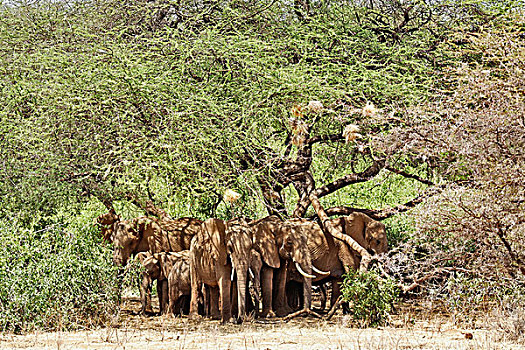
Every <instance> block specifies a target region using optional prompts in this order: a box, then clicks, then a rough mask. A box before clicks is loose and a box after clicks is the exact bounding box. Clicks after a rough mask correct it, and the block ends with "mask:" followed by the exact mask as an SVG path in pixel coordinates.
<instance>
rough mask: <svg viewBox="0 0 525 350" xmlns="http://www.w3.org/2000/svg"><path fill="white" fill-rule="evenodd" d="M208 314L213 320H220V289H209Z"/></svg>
mask: <svg viewBox="0 0 525 350" xmlns="http://www.w3.org/2000/svg"><path fill="white" fill-rule="evenodd" d="M208 312H209V315H210V316H211V318H212V320H218V319H219V318H220V311H219V288H218V287H208Z"/></svg>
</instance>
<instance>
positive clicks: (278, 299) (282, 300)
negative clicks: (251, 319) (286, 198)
mask: <svg viewBox="0 0 525 350" xmlns="http://www.w3.org/2000/svg"><path fill="white" fill-rule="evenodd" d="M250 226H252V227H253V229H254V236H255V238H254V247H255V249H256V250H257V251H259V252H260V253H261V257H262V262H263V266H262V269H261V289H262V302H263V309H262V312H261V314H260V315H261V316H262V317H271V316H275V315H277V316H285V315H287V314H289V313H290V312H291V311H292V309H291V308H290V307H289V306H288V304H287V302H286V293H285V284H286V274H287V266H288V264H289V263H292V264H293V265H294V266H296V268H297V270H298V271H300V273H301V275H302V278H303V282H304V289H303V295H304V297H305V300H307V303H306V305H305V309H309V308H310V303H311V296H312V291H311V280H312V278H314V277H316V276H314V275H312V271H315V272H316V273H320V274H325V273H324V272H323V271H320V270H319V269H316V268H315V266H313V265H312V259H311V254H310V251H309V249H308V244H307V239H306V235H305V234H304V232H303V227H302V226H301V225H295V224H290V223H288V222H284V221H282V220H281V219H279V218H278V217H277V216H268V217H265V218H263V219H259V220H256V221H253V222H251V223H250Z"/></svg>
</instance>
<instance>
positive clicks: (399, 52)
mask: <svg viewBox="0 0 525 350" xmlns="http://www.w3.org/2000/svg"><path fill="white" fill-rule="evenodd" d="M245 5H246V4H245ZM267 5H270V3H269V2H268V4H267ZM267 5H265V6H263V5H262V4H261V5H260V6H261V7H260V8H259V6H257V7H254V8H251V9H249V10H253V13H254V15H253V16H252V17H249V18H245V17H246V10H241V8H242V7H239V6H240V5H239V4H238V3H237V2H231V3H230V2H224V3H221V4H220V5H217V8H213V13H212V14H213V15H212V16H210V14H209V13H206V11H207V9H206V8H202V9H198V8H191V6H190V5H187V6H186V8H185V9H184V11H183V12H184V13H185V14H187V17H185V18H186V19H185V20H184V22H183V23H180V24H179V25H177V26H168V25H158V26H157V25H155V24H154V23H153V22H154V19H155V18H156V17H155V16H157V12H156V11H158V8H155V7H148V6H147V5H146V4H145V3H143V2H136V3H129V2H121V1H87V2H81V3H75V4H71V5H70V6H68V7H65V6H61V4H60V3H52V4H44V3H37V4H35V5H33V6H27V7H23V8H17V7H14V8H4V9H2V10H1V11H2V16H3V18H4V21H3V22H2V23H1V24H0V40H2V42H4V43H5V45H3V48H2V49H0V51H1V53H2V55H0V57H1V58H0V70H1V72H2V74H1V78H0V86H1V87H2V88H1V89H0V90H1V91H0V97H1V98H2V100H4V101H8V102H7V103H6V104H4V105H3V107H2V108H1V109H0V135H1V136H0V139H1V140H2V144H3V145H4V144H5V146H4V147H2V149H1V150H0V156H1V157H0V159H1V161H0V162H2V168H4V169H9V170H8V171H7V173H6V181H5V182H3V183H2V185H0V193H2V194H7V193H9V194H11V196H9V197H8V196H2V198H3V199H2V201H5V203H2V205H1V207H2V209H3V210H6V209H5V208H15V209H18V208H21V207H22V208H24V209H23V212H24V213H26V212H31V211H33V210H35V211H39V210H46V211H49V212H50V214H52V211H53V210H54V208H56V207H57V205H59V203H61V202H62V201H63V200H64V198H68V200H71V201H74V200H75V197H76V198H78V199H79V200H82V198H83V197H84V195H86V194H89V195H92V194H94V195H97V196H99V197H110V198H112V199H116V200H118V199H123V198H125V197H126V195H127V194H129V193H135V194H138V195H139V196H142V197H146V194H148V193H153V197H154V199H155V200H156V202H157V203H162V205H161V206H162V207H165V208H166V207H168V206H169V203H170V202H172V200H171V198H173V197H180V198H187V197H188V196H189V195H190V194H191V195H194V194H195V193H198V194H200V193H207V194H210V196H213V195H211V193H213V192H214V191H215V192H218V193H222V192H223V191H224V190H225V189H226V188H241V189H243V190H245V191H246V192H249V193H250V194H251V193H252V191H251V189H254V188H256V182H255V176H254V175H255V174H260V173H261V172H264V171H267V170H268V169H259V168H257V166H255V167H252V166H246V164H244V163H243V161H244V160H245V158H246V154H251V155H256V156H257V157H258V158H260V159H261V160H264V161H266V160H268V159H272V158H273V157H276V156H278V155H279V154H281V153H282V152H283V149H284V140H285V139H286V136H287V132H288V130H287V119H288V117H289V110H290V108H291V107H292V106H293V105H294V104H297V103H307V102H308V101H309V100H312V99H316V100H320V101H322V102H323V104H325V105H326V106H330V107H333V108H334V111H335V112H336V114H335V115H334V114H329V113H328V114H326V115H323V117H322V119H321V120H320V121H319V122H318V123H317V126H316V128H315V130H314V133H313V135H316V134H322V133H325V132H339V131H340V129H341V125H342V122H341V121H338V120H336V119H335V117H336V116H338V117H340V118H342V120H344V121H346V120H345V118H348V117H347V116H346V112H345V111H343V110H340V107H338V106H341V105H342V104H341V103H343V104H347V105H356V106H362V105H363V104H364V102H365V101H367V100H370V101H374V102H375V103H376V104H378V105H380V106H384V105H387V104H390V103H395V104H396V105H398V106H402V105H411V104H413V103H415V102H418V101H421V100H422V99H425V98H426V96H427V95H428V93H429V89H430V87H431V85H432V79H433V76H432V71H433V67H432V64H431V62H430V61H428V60H425V59H420V58H417V55H416V53H417V52H418V50H421V49H424V48H425V47H426V46H427V45H428V42H427V39H425V37H421V38H420V40H419V39H418V40H411V41H410V42H406V43H405V42H402V43H399V44H397V45H390V44H389V43H385V42H381V41H380V40H379V39H378V37H377V36H376V35H375V34H374V33H373V32H370V31H369V30H367V29H365V28H362V27H361V26H360V25H359V23H358V22H357V21H356V19H355V16H354V12H353V8H352V7H351V6H346V5H345V6H335V5H334V4H331V5H330V6H327V7H326V8H324V7H319V8H318V9H316V10H315V12H314V13H312V16H311V17H310V19H309V20H308V21H299V20H297V18H296V15H295V14H294V11H293V8H289V7H287V6H283V5H282V4H279V3H276V4H274V5H273V6H267ZM261 8H264V9H265V11H263V12H257V10H260V9H261ZM334 9H336V10H337V11H334ZM249 10H248V12H249ZM201 11H202V12H201ZM283 12H284V13H283ZM204 13H206V14H204ZM190 14H191V15H190ZM232 23H235V26H232ZM13 28H17V29H16V30H14V29H13ZM327 33H328V34H329V35H327ZM348 121H351V120H348ZM333 151H334V150H333V149H329V148H328V149H326V150H324V148H320V150H319V157H325V156H326V157H329V156H330V153H332V152H333ZM339 152H340V156H339V158H340V159H344V158H345V154H347V153H348V149H347V150H346V151H344V147H342V148H340V151H339ZM10 154H17V157H9V156H8V155H10ZM335 165H336V166H337V167H339V168H343V169H346V168H347V167H348V163H346V162H344V161H341V162H338V163H337V164H335ZM256 202H257V199H253V196H250V198H248V199H247V205H249V206H250V208H251V209H250V210H251V211H253V210H255V209H254V208H255V207H256ZM190 209H191V210H188V208H187V207H186V208H185V210H186V214H189V213H190V212H191V211H195V210H194V209H193V208H190ZM199 210H200V209H199ZM208 211H209V210H208ZM4 215H5V214H4ZM45 224H46V223H45V222H43V223H41V225H42V227H43V225H45Z"/></svg>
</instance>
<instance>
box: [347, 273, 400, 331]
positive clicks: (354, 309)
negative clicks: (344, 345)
mask: <svg viewBox="0 0 525 350" xmlns="http://www.w3.org/2000/svg"><path fill="white" fill-rule="evenodd" d="M341 291H342V293H343V298H344V300H345V301H347V302H350V312H351V314H352V316H353V317H354V319H355V320H357V321H358V322H359V323H360V324H361V325H362V326H365V327H368V326H377V325H379V324H384V323H385V322H386V321H387V318H388V316H389V314H390V313H391V312H392V310H393V308H394V303H395V302H396V300H397V299H398V296H399V288H398V287H397V286H396V284H395V282H394V281H393V280H391V279H382V278H380V277H379V275H378V274H377V273H376V272H374V271H368V272H364V273H359V272H356V271H350V272H349V273H348V274H346V275H345V277H344V281H343V285H342V286H341Z"/></svg>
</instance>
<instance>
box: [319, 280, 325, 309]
mask: <svg viewBox="0 0 525 350" xmlns="http://www.w3.org/2000/svg"><path fill="white" fill-rule="evenodd" d="M319 292H321V311H324V309H326V285H324V284H321V285H320V286H319Z"/></svg>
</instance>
